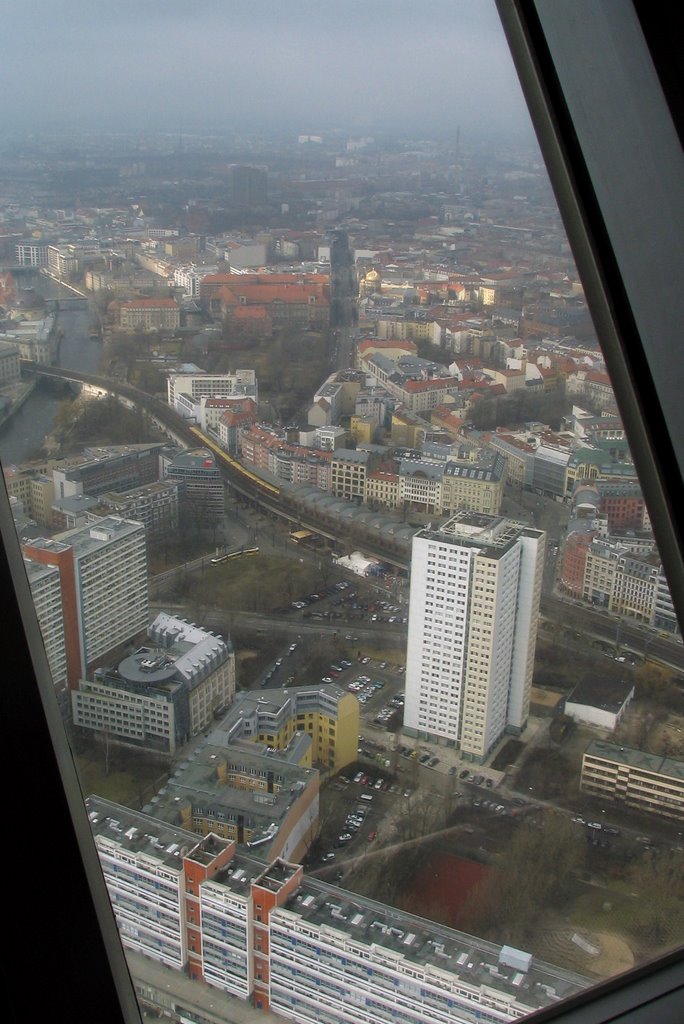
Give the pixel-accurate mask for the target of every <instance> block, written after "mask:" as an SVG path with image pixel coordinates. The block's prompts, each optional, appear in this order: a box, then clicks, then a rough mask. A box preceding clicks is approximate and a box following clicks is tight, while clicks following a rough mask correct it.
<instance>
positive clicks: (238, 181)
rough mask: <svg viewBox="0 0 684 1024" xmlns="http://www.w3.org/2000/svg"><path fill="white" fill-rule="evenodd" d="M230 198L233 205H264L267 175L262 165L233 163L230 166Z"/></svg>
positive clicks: (266, 193) (247, 206)
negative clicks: (251, 165)
mask: <svg viewBox="0 0 684 1024" xmlns="http://www.w3.org/2000/svg"><path fill="white" fill-rule="evenodd" d="M229 177H230V198H231V201H232V202H233V203H234V205H235V206H241V207H245V208H249V207H254V206H265V205H266V202H267V200H268V175H267V173H266V171H265V170H264V169H263V168H262V167H250V166H248V165H245V164H234V165H233V166H232V167H231V168H230V172H229Z"/></svg>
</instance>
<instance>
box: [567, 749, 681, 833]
mask: <svg viewBox="0 0 684 1024" xmlns="http://www.w3.org/2000/svg"><path fill="white" fill-rule="evenodd" d="M580 789H581V790H582V792H583V793H586V794H587V795H589V796H595V797H599V798H601V799H604V800H611V801H613V802H614V803H620V804H624V805H625V806H626V807H631V808H633V809H635V810H638V811H645V812H647V813H648V814H656V815H660V816H661V817H664V818H670V819H672V820H675V821H684V762H682V761H676V760H675V759H674V758H671V757H662V756H660V755H658V754H650V753H648V751H645V750H633V749H631V748H630V747H619V746H617V744H614V743H608V742H606V741H605V740H593V741H592V742H591V743H590V744H589V746H588V747H587V749H586V751H585V752H584V756H583V757H582V775H581V778H580Z"/></svg>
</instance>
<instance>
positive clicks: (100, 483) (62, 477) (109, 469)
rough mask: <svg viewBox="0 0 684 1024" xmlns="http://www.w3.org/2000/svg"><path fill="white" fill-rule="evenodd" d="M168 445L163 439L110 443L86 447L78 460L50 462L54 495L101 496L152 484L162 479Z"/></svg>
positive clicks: (69, 496)
mask: <svg viewBox="0 0 684 1024" xmlns="http://www.w3.org/2000/svg"><path fill="white" fill-rule="evenodd" d="M164 447H165V445H164V444H163V443H159V442H157V443H155V444H125V445H106V446H102V447H99V448H86V449H85V450H84V452H83V455H82V456H79V457H78V458H77V459H70V460H68V461H67V460H65V463H66V464H65V465H61V466H57V465H56V464H54V463H49V464H48V471H49V470H51V471H52V482H53V489H54V497H55V498H57V499H61V498H71V497H73V496H74V495H78V494H95V495H97V494H103V493H104V492H105V491H111V490H116V491H125V490H128V489H129V488H132V487H142V485H143V484H151V483H153V482H154V481H156V480H158V479H159V457H160V454H161V453H162V451H163V449H164Z"/></svg>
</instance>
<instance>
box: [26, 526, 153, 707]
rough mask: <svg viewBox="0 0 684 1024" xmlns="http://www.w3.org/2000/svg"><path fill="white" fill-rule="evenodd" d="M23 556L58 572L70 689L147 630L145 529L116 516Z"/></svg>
mask: <svg viewBox="0 0 684 1024" xmlns="http://www.w3.org/2000/svg"><path fill="white" fill-rule="evenodd" d="M24 554H25V556H26V557H27V558H30V559H31V560H32V561H34V562H38V563H40V564H42V565H54V566H56V567H57V568H58V569H59V574H60V587H61V592H62V613H63V616H64V643H65V651H66V661H67V676H68V680H69V686H70V687H71V688H72V689H73V688H75V687H76V686H77V684H78V681H79V679H81V678H83V677H84V676H85V675H86V672H87V669H88V667H89V666H92V665H94V664H95V662H97V661H100V660H101V659H103V658H105V657H106V656H107V655H108V654H110V653H111V652H112V651H115V650H116V649H117V647H119V646H120V645H121V644H124V643H127V642H128V641H129V640H132V639H133V638H134V637H135V636H137V635H138V634H139V633H141V632H142V630H144V629H145V627H146V626H147V616H148V591H147V548H146V544H145V527H144V526H143V525H142V524H141V523H134V522H129V521H127V520H125V519H120V518H118V517H117V516H107V517H106V518H104V519H100V520H98V521H97V523H95V524H89V525H86V526H81V527H77V528H76V529H74V530H68V531H66V532H65V533H60V534H57V535H56V536H55V537H53V538H52V539H46V538H42V537H41V538H38V539H36V540H34V541H31V542H30V543H28V544H26V545H25V546H24Z"/></svg>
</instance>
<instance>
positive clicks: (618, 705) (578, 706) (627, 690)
mask: <svg viewBox="0 0 684 1024" xmlns="http://www.w3.org/2000/svg"><path fill="white" fill-rule="evenodd" d="M633 698H634V684H633V683H626V682H624V681H623V680H616V679H612V678H611V677H609V676H585V678H584V679H583V680H582V681H581V682H580V683H578V684H577V686H576V687H575V688H574V689H573V691H572V693H571V694H570V695H569V696H568V697H567V698H566V701H565V714H566V715H567V716H568V718H572V720H573V721H575V722H581V723H582V724H583V725H595V726H596V727H597V728H599V729H609V730H610V731H611V732H614V731H615V730H616V729H617V727H618V725H619V724H620V721H621V720H622V716H623V715H624V713H625V711H626V710H627V708H628V707H629V704H630V702H631V701H632V700H633Z"/></svg>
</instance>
